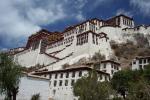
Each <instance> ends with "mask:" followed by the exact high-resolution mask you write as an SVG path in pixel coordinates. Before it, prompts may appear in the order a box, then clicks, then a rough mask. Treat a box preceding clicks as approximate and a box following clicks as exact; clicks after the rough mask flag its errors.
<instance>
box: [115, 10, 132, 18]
mask: <svg viewBox="0 0 150 100" xmlns="http://www.w3.org/2000/svg"><path fill="white" fill-rule="evenodd" d="M120 14H124V15H126V16H129V17H132V16H133V14H132V13H131V12H129V11H125V10H124V9H118V10H117V12H116V15H120Z"/></svg>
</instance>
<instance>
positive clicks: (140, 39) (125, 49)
mask: <svg viewBox="0 0 150 100" xmlns="http://www.w3.org/2000/svg"><path fill="white" fill-rule="evenodd" d="M127 37H128V38H127ZM123 38H124V41H125V42H122V43H118V42H117V41H114V40H111V41H110V45H111V48H112V49H113V51H114V54H115V56H117V58H118V60H119V62H120V63H121V64H122V68H128V67H130V63H131V61H132V59H134V58H135V57H136V56H150V35H149V34H143V33H134V34H130V35H129V34H123Z"/></svg>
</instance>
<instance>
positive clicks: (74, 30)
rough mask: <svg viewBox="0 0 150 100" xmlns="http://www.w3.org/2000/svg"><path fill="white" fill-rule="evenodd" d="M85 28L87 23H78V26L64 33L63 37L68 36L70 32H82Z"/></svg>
mask: <svg viewBox="0 0 150 100" xmlns="http://www.w3.org/2000/svg"><path fill="white" fill-rule="evenodd" d="M86 29H87V23H85V24H82V25H80V26H78V27H76V28H74V29H72V30H70V31H68V32H66V33H64V37H68V36H70V35H71V34H74V33H76V34H77V33H82V32H84V31H86Z"/></svg>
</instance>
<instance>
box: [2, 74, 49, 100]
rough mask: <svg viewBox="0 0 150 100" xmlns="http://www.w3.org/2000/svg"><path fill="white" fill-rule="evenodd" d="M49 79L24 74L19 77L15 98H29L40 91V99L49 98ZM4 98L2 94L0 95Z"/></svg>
mask: <svg viewBox="0 0 150 100" xmlns="http://www.w3.org/2000/svg"><path fill="white" fill-rule="evenodd" d="M48 87H49V80H46V79H39V78H33V77H27V76H24V77H22V78H21V81H20V85H19V93H18V95H17V100H30V99H31V97H32V95H34V94H37V93H40V96H41V99H40V100H48V98H49V91H50V90H49V88H48ZM0 100H4V96H0Z"/></svg>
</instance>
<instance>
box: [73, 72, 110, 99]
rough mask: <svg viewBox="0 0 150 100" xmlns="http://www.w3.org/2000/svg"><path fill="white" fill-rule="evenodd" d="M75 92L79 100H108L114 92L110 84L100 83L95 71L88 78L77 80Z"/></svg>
mask: <svg viewBox="0 0 150 100" xmlns="http://www.w3.org/2000/svg"><path fill="white" fill-rule="evenodd" d="M73 92H74V95H75V96H79V100H107V99H108V98H109V96H110V94H111V92H112V91H111V88H110V85H109V83H108V82H100V81H98V74H97V72H96V71H95V70H93V71H91V72H89V75H88V76H84V77H82V78H81V79H78V80H77V82H76V83H75V84H74V86H73Z"/></svg>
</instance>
